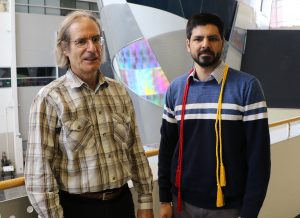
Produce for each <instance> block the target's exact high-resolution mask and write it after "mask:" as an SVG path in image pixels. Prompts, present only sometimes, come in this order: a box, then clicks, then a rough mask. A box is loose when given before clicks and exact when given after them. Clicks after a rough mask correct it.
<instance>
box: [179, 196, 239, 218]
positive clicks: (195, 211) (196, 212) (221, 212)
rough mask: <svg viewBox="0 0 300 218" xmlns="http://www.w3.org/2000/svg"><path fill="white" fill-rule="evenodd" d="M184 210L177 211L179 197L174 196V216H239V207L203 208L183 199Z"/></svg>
mask: <svg viewBox="0 0 300 218" xmlns="http://www.w3.org/2000/svg"><path fill="white" fill-rule="evenodd" d="M181 204H182V209H183V210H182V211H181V212H180V213H179V212H178V211H177V197H176V196H173V205H174V206H173V218H238V217H239V210H237V209H218V210H209V209H203V208H199V207H196V206H193V205H191V204H188V203H186V202H184V201H181Z"/></svg>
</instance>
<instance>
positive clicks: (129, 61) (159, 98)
mask: <svg viewBox="0 0 300 218" xmlns="http://www.w3.org/2000/svg"><path fill="white" fill-rule="evenodd" d="M116 60H117V63H118V66H119V70H120V72H119V76H120V77H121V78H120V79H121V80H122V81H123V82H124V84H126V85H127V86H128V88H129V89H131V90H132V91H133V92H135V93H136V94H137V95H139V96H141V97H143V98H145V99H147V100H149V101H151V102H152V103H154V104H156V105H159V106H163V104H164V96H165V93H166V91H167V88H168V86H169V81H168V79H167V77H166V76H165V74H164V72H163V70H162V69H161V67H160V65H159V63H158V61H157V59H156V57H155V55H154V53H153V51H152V49H151V48H150V46H149V43H148V42H147V41H146V40H144V39H141V40H138V41H136V42H133V43H132V44H130V45H128V46H127V47H125V48H123V49H122V50H121V51H120V52H119V53H118V54H117V55H116Z"/></svg>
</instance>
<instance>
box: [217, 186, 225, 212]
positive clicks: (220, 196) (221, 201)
mask: <svg viewBox="0 0 300 218" xmlns="http://www.w3.org/2000/svg"><path fill="white" fill-rule="evenodd" d="M223 206H224V196H223V192H222V188H221V186H220V185H218V193H217V207H223Z"/></svg>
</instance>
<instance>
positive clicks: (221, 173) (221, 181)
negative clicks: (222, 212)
mask: <svg viewBox="0 0 300 218" xmlns="http://www.w3.org/2000/svg"><path fill="white" fill-rule="evenodd" d="M228 68H229V67H228V65H227V64H226V65H225V68H224V72H223V79H222V85H221V90H220V94H219V98H218V106H217V113H216V121H215V133H216V162H217V164H216V179H217V200H216V206H217V207H222V206H224V196H223V192H222V188H221V187H224V186H226V179H225V167H224V164H223V157H222V134H221V122H222V101H223V92H224V87H225V82H226V79H227V74H228ZM192 72H193V69H192V70H190V72H189V76H188V79H187V82H186V84H185V88H184V94H183V98H182V108H181V120H180V129H179V151H178V163H177V169H176V181H175V185H176V187H177V189H178V195H177V198H178V203H177V206H178V207H177V209H178V211H182V205H181V175H182V153H183V129H184V128H183V127H184V125H183V124H184V115H185V107H186V101H187V96H188V92H189V86H190V75H191V73H192Z"/></svg>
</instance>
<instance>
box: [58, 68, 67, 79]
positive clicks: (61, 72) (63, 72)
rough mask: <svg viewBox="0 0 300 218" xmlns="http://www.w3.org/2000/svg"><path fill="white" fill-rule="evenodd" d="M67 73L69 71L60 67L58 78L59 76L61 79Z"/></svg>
mask: <svg viewBox="0 0 300 218" xmlns="http://www.w3.org/2000/svg"><path fill="white" fill-rule="evenodd" d="M66 72H67V69H65V68H60V67H59V68H58V76H59V77H61V76H63V75H65V74H66Z"/></svg>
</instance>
